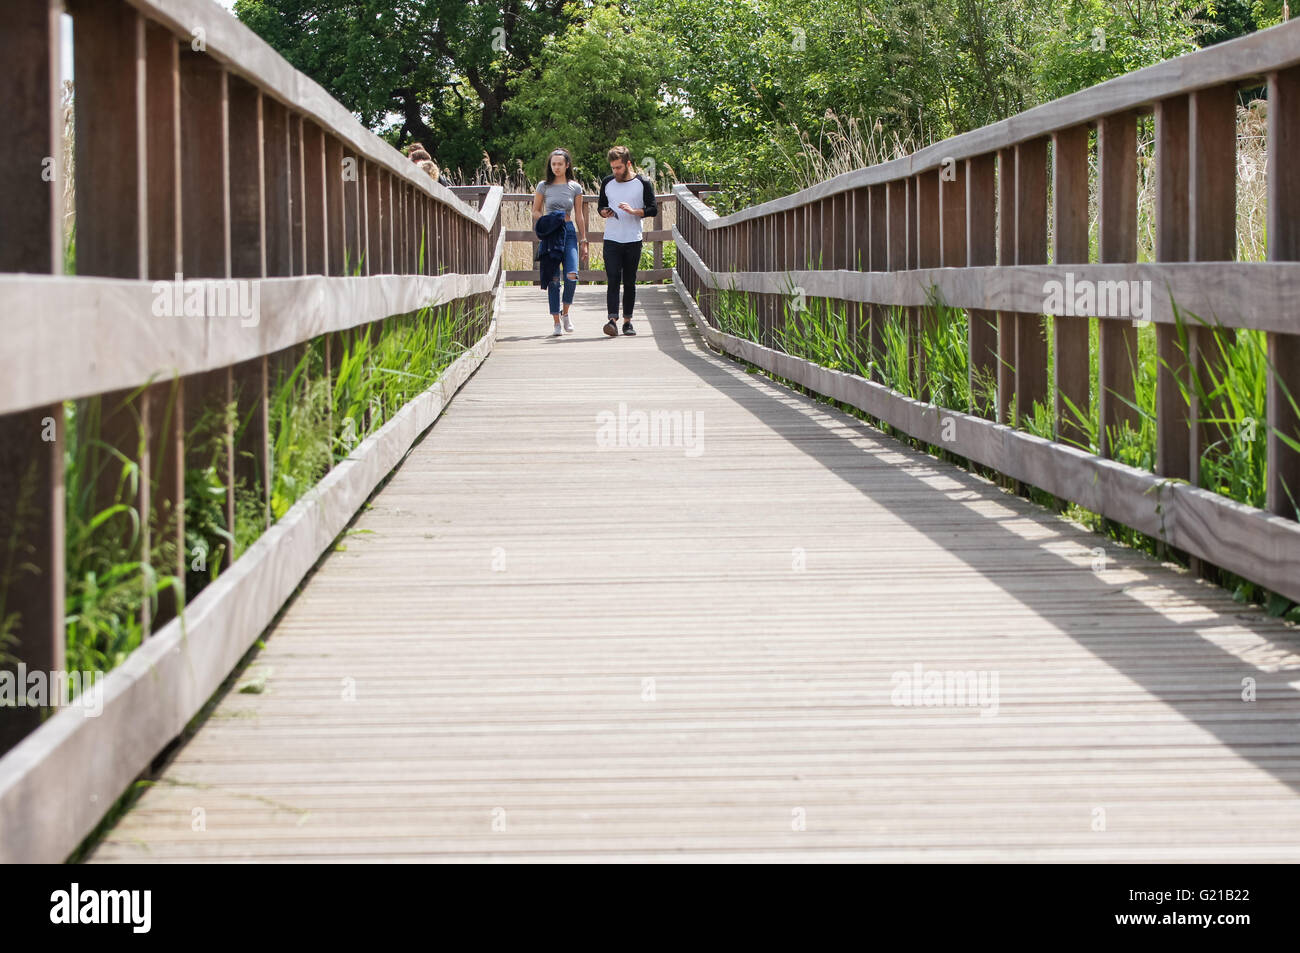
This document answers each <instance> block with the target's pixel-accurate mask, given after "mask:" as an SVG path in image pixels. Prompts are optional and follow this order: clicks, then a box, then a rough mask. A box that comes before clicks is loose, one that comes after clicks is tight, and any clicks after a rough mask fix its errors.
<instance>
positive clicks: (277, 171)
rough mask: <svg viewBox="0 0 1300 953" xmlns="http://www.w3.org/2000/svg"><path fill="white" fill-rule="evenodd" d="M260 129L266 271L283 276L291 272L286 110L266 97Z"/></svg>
mask: <svg viewBox="0 0 1300 953" xmlns="http://www.w3.org/2000/svg"><path fill="white" fill-rule="evenodd" d="M262 131H263V137H264V142H263V147H262V161H263V165H264V169H265V174H264V180H265V188H266V206H265V215H266V221H265V225H266V228H265V240H266V273H267V275H268V277H272V278H287V277H289V276H291V275H292V274H293V247H292V246H293V242H292V235H293V225H292V222H293V217H292V216H293V210H292V201H291V198H290V188H291V183H292V174H291V170H290V166H289V155H290V153H289V113H288V111H287V110H286V109H285V107H284V106H282V105H281V104H280V103H278V102H276V101H275V100H274V99H272V98H271V97H269V96H265V97H263V98H262Z"/></svg>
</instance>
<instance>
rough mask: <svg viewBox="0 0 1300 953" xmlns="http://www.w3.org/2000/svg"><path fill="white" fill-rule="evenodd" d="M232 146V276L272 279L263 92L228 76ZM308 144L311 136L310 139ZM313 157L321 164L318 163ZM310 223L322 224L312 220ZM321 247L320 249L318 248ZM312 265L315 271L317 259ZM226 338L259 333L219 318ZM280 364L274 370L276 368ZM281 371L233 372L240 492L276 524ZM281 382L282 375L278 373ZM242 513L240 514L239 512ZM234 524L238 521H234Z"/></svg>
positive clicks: (266, 363)
mask: <svg viewBox="0 0 1300 953" xmlns="http://www.w3.org/2000/svg"><path fill="white" fill-rule="evenodd" d="M226 88H227V123H228V126H227V129H228V132H227V142H228V148H229V155H230V159H229V177H230V206H229V208H230V218H229V235H230V276H231V277H232V278H236V279H239V280H241V281H257V280H260V279H262V278H264V277H265V276H266V215H265V211H264V209H265V204H266V182H265V172H266V166H265V159H264V154H263V151H262V150H263V135H264V130H263V124H262V94H261V92H260V91H259V90H258V89H257V87H255V86H252V85H250V84H248V83H246V82H244V81H243V80H241V79H239V78H238V77H235V76H227V78H226ZM304 140H306V136H304ZM306 157H307V161H306V172H307V178H308V181H310V180H311V178H312V175H313V172H314V174H315V176H316V177H317V178H319V169H320V160H319V158H316V157H314V153H312V152H311V150H307V151H306ZM313 158H315V162H314V163H313V161H312V160H313ZM308 222H309V224H316V225H318V224H319V222H318V219H313V218H312V217H311V205H310V203H309V204H308ZM313 247H315V246H313ZM308 267H309V268H313V269H314V268H315V263H314V262H313V261H312V259H311V256H310V255H309V256H308ZM217 322H218V324H219V326H221V327H222V328H223V330H224V331H225V333H226V334H241V333H242V334H248V333H250V332H251V333H256V331H253V330H252V329H250V328H244V327H241V324H242V321H241V320H240V319H239V318H238V317H237V316H235V315H233V314H230V315H225V316H221V317H219V318H217ZM272 363H274V367H272V366H271V364H272ZM272 370H274V371H276V372H281V371H282V368H281V366H280V361H278V360H277V361H273V362H272V361H270V360H269V359H268V357H267V356H266V355H262V356H261V357H255V358H253V359H252V360H249V361H244V362H242V363H240V364H237V365H235V366H234V367H233V368H232V369H231V373H232V375H233V385H234V395H235V405H236V414H237V420H238V421H239V426H240V428H241V429H240V430H239V431H238V433H237V435H236V444H235V471H234V472H235V491H236V493H237V494H238V493H239V492H240V490H243V491H245V492H249V493H256V494H257V496H258V497H259V498H260V500H261V503H262V525H263V527H266V526H269V525H270V523H271V485H272V473H271V455H270V445H271V434H270V420H269V408H268V400H269V387H270V384H269V382H268V374H269V373H270V372H271V371H272ZM276 376H277V379H278V376H279V374H278V373H277V375H276ZM236 512H237V511H236ZM231 525H232V526H233V525H234V523H233V522H232V524H231Z"/></svg>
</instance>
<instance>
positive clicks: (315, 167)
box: [302, 120, 329, 275]
mask: <svg viewBox="0 0 1300 953" xmlns="http://www.w3.org/2000/svg"><path fill="white" fill-rule="evenodd" d="M302 156H303V188H304V193H305V202H306V205H305V220H306V228H307V272H306V273H307V274H309V275H326V274H329V260H328V258H327V252H328V240H329V236H328V234H327V233H326V225H325V204H326V201H327V195H326V191H325V136H324V134H323V133H322V132H321V128H320V126H318V125H316V124H315V123H314V122H310V121H306V120H304V122H303V124H302Z"/></svg>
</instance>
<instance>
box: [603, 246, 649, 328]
mask: <svg viewBox="0 0 1300 953" xmlns="http://www.w3.org/2000/svg"><path fill="white" fill-rule="evenodd" d="M604 251H605V278H606V279H607V280H608V285H607V287H606V288H605V301H606V304H607V305H608V307H607V308H606V309H605V314H606V315H608V316H609V317H611V318H612V317H614V316H616V315H617V314H618V292H619V288H620V286H621V287H622V289H623V320H624V321H630V320H631V318H632V305H634V304H635V303H636V269H637V266H639V265H640V264H641V242H639V241H638V242H611V241H610V240H609V239H608V238H607V239H605V245H604Z"/></svg>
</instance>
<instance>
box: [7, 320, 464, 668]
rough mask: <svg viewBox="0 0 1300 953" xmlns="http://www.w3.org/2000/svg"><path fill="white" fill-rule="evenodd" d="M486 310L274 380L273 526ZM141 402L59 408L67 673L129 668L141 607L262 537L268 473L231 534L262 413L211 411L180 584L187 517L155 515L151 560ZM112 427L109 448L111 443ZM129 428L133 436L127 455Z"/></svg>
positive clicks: (426, 379) (103, 400) (195, 470)
mask: <svg viewBox="0 0 1300 953" xmlns="http://www.w3.org/2000/svg"><path fill="white" fill-rule="evenodd" d="M486 308H487V305H486V304H485V303H483V302H479V301H476V302H473V303H467V302H457V303H453V304H448V305H443V306H439V307H429V308H425V309H423V310H421V311H419V312H417V313H415V314H411V315H402V316H397V317H393V318H389V319H387V320H385V321H382V322H377V323H375V324H373V325H370V326H367V327H363V328H358V329H355V330H352V331H348V332H343V333H341V334H336V335H334V336H333V342H334V354H333V363H334V368H333V374H332V375H327V374H326V373H325V370H326V363H325V339H323V338H322V339H318V340H316V341H313V342H311V343H310V344H309V345H308V346H307V347H306V348H304V349H303V351H302V353H301V354H300V355H299V356H298V357H297V359H296V361H295V362H294V363H293V364H292V365H291V366H287V367H285V368H284V369H283V372H277V373H276V374H275V376H274V377H273V378H272V379H271V381H270V384H271V389H270V393H269V394H268V402H267V406H268V418H267V423H268V436H269V439H270V448H269V449H270V460H271V472H270V474H269V481H270V487H269V489H270V515H271V518H272V519H273V520H274V519H280V518H281V517H283V516H284V515H285V513H287V512H288V510H289V508H290V507H292V506H293V504H294V503H295V502H296V501H297V500H299V499H301V498H302V496H303V494H305V493H306V492H307V491H308V490H310V489H311V488H312V487H313V486H314V485H315V484H316V483H317V482H319V480H320V479H321V477H322V476H324V475H325V473H326V472H328V470H329V468H330V467H331V466H332V465H333V464H334V463H335V462H336V461H338V460H340V459H343V458H345V457H346V456H347V455H348V454H349V453H350V452H351V451H352V450H353V449H354V447H355V446H356V444H357V443H358V442H360V441H361V440H364V439H365V438H366V437H367V436H369V435H370V434H372V433H373V432H374V431H375V430H377V429H378V428H379V427H381V426H382V425H383V423H384V422H385V421H386V420H388V419H390V418H391V417H392V415H393V414H395V413H397V411H398V410H399V409H400V408H401V407H402V406H403V405H404V404H405V403H406V402H407V401H409V400H410V399H411V398H412V397H414V396H416V395H417V394H419V393H421V392H422V391H424V390H426V389H428V388H429V387H430V386H432V385H433V384H434V383H435V382H436V380H437V379H438V376H439V375H440V374H441V373H442V372H443V371H444V370H445V369H446V368H447V366H448V365H450V364H451V363H452V362H453V361H454V360H456V358H458V357H459V356H460V355H461V354H462V353H464V351H465V350H466V348H467V347H468V346H469V345H470V344H471V343H473V341H474V340H476V339H477V337H478V336H479V335H480V334H481V333H482V331H483V330H484V328H485V326H486V317H487V315H486ZM178 387H179V384H176V385H174V386H173V388H172V391H171V398H170V399H169V403H168V406H167V407H166V408H165V412H164V422H163V427H164V430H166V428H167V426H168V423H167V422H168V421H170V420H171V414H172V413H173V412H174V410H175V408H176V404H175V397H176V395H177V388H178ZM140 395H141V391H136V392H134V393H131V394H126V395H118V396H116V397H111V398H110V397H95V398H89V399H86V400H81V401H75V402H68V403H66V404H64V407H63V425H64V428H65V431H64V432H65V441H64V474H65V481H66V483H65V505H66V512H65V514H64V517H65V532H66V538H65V540H64V545H65V552H66V564H65V571H66V600H65V616H66V639H67V664H68V667H69V669H75V670H102V671H107V670H109V669H111V668H113V667H115V666H116V665H118V664H120V663H121V662H122V661H123V660H124V659H125V658H126V657H127V655H128V654H129V653H130V652H131V651H132V650H133V649H134V648H136V647H137V646H138V645H139V644H140V642H141V640H142V638H143V634H144V624H145V620H144V612H143V608H144V606H145V605H150V606H152V607H153V609H154V610H156V608H157V605H158V598H159V596H160V595H161V594H162V593H163V592H164V591H166V590H169V589H170V590H173V591H174V592H175V595H176V603H177V605H178V606H183V605H184V604H185V603H186V601H188V600H189V599H192V598H194V597H195V596H196V595H198V593H199V592H201V591H202V590H203V588H204V587H206V586H207V585H209V584H210V583H211V582H212V581H213V580H214V579H216V578H218V577H219V575H220V573H221V571H222V568H223V567H224V566H225V565H227V564H228V562H229V559H230V558H232V557H233V558H238V556H239V554H240V553H242V552H243V551H244V549H246V548H247V546H248V545H250V544H251V543H252V542H253V541H254V540H255V539H257V537H258V536H260V535H261V533H263V532H264V531H265V525H266V523H265V517H264V513H265V505H266V504H265V501H264V498H263V492H264V491H263V489H262V484H263V481H264V480H265V479H267V477H266V476H265V475H263V474H260V473H258V474H257V475H256V482H257V483H258V484H259V485H257V486H252V485H245V483H243V482H241V483H240V484H239V485H237V486H235V487H234V488H233V492H234V494H235V500H236V515H235V525H234V526H233V527H232V526H230V525H228V517H227V500H228V494H229V493H231V492H232V488H230V487H228V486H227V482H226V476H225V474H226V457H227V453H228V450H227V440H228V435H229V434H231V433H232V432H233V434H234V438H235V440H236V445H239V440H240V437H241V435H242V431H243V428H245V427H247V426H250V418H251V417H252V413H253V412H254V411H255V409H256V406H257V405H258V404H257V402H247V403H248V404H251V405H253V406H252V407H251V408H249V410H248V412H247V413H245V414H244V415H243V419H241V418H240V414H239V410H238V404H239V401H238V400H236V401H232V402H230V403H229V404H227V405H218V406H213V407H209V408H207V409H206V410H205V411H204V412H202V413H201V414H199V415H198V416H197V417H196V418H195V419H192V420H190V422H189V425H188V427H187V430H186V433H185V449H186V467H185V472H184V484H185V505H184V519H185V540H184V547H185V552H184V563H185V574H184V575H185V578H184V579H180V578H177V576H176V574H175V570H174V568H172V567H175V566H176V565H177V560H178V555H180V554H178V553H177V546H178V542H177V540H176V538H175V537H176V519H177V517H178V515H179V514H177V513H170V512H160V511H159V508H158V507H154V510H155V512H153V513H151V514H149V516H148V518H149V519H150V520H151V521H152V522H151V524H150V527H149V539H150V547H149V552H148V553H143V552H142V549H143V545H142V542H143V538H144V535H145V534H144V522H143V520H144V516H142V514H141V508H140V500H141V493H140V491H141V486H142V481H144V480H148V479H155V478H156V474H158V473H160V472H161V466H160V463H161V461H159V460H157V459H155V460H154V473H153V474H149V473H145V472H143V471H142V469H141V467H140V465H139V463H138V462H137V461H138V460H140V459H143V449H144V442H145V432H144V427H143V422H142V420H141V419H140V415H139V408H140V406H141V401H140ZM110 420H111V421H112V425H111V426H112V433H113V434H114V436H113V439H111V440H110V439H107V438H106V436H105V433H106V426H107V425H108V422H109V421H110ZM123 421H127V422H128V423H127V424H126V425H124V424H123ZM124 426H125V428H126V430H128V431H129V432H130V436H129V437H128V438H127V439H126V440H125V442H123V428H124ZM163 443H165V441H162V442H160V444H163ZM157 452H166V450H165V448H163V449H160V450H159V451H157ZM29 476H30V479H27V480H25V481H24V482H22V483H21V484H20V487H25V488H26V490H25V491H23V492H20V493H19V495H18V503H17V506H16V509H15V510H14V512H13V513H12V514H10V517H9V519H8V521H7V522H6V524H5V535H4V537H3V538H0V657H5V658H7V657H9V655H8V653H9V652H11V651H12V649H13V646H14V643H15V634H16V633H17V632H18V630H19V628H20V626H21V619H19V618H18V616H17V614H16V613H14V612H12V611H10V612H6V602H7V601H8V600H7V596H8V594H9V593H10V592H12V591H14V587H16V586H19V585H23V584H24V583H25V582H26V576H27V575H28V574H29V572H30V571H31V570H32V567H31V566H30V565H29V564H28V562H27V561H26V551H25V549H24V542H23V540H24V538H25V537H24V527H25V526H26V525H27V524H28V523H29V522H30V520H31V519H34V518H35V516H36V510H35V507H34V505H33V504H34V495H35V492H36V484H35V470H34V469H33V470H32V472H31V474H29ZM158 498H159V497H158V495H157V494H156V493H155V494H153V499H155V500H156V499H158ZM24 501H25V502H24Z"/></svg>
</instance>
